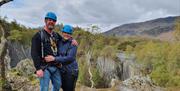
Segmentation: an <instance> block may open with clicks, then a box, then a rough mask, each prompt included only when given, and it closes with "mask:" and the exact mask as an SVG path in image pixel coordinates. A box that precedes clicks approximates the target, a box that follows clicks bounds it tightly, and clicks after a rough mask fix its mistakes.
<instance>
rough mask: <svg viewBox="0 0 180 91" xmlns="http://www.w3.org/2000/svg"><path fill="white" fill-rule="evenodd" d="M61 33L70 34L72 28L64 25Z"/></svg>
mask: <svg viewBox="0 0 180 91" xmlns="http://www.w3.org/2000/svg"><path fill="white" fill-rule="evenodd" d="M62 32H65V33H68V34H72V33H73V27H72V26H70V25H64V27H63V29H62Z"/></svg>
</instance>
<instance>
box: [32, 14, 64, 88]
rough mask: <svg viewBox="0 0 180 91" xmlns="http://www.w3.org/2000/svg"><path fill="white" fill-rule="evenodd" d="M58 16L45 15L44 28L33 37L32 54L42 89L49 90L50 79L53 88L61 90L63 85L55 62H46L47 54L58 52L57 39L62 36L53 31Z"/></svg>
mask: <svg viewBox="0 0 180 91" xmlns="http://www.w3.org/2000/svg"><path fill="white" fill-rule="evenodd" d="M56 21H57V17H56V15H55V13H53V12H48V13H47V14H46V16H45V26H44V28H43V30H41V31H39V32H37V33H36V34H35V35H34V36H33V38H32V46H31V56H32V59H33V62H34V66H35V68H36V75H37V76H38V77H39V79H40V91H48V89H49V81H50V80H51V81H52V85H53V90H52V91H59V90H60V87H61V76H60V73H59V71H58V70H57V69H58V68H57V66H56V65H55V63H54V62H51V63H46V62H45V61H44V57H45V56H46V55H56V54H57V46H56V44H57V41H58V40H61V36H59V35H58V34H57V33H55V32H53V29H54V28H55V24H56Z"/></svg>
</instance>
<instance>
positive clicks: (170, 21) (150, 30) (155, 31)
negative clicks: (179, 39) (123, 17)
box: [103, 16, 180, 36]
mask: <svg viewBox="0 0 180 91" xmlns="http://www.w3.org/2000/svg"><path fill="white" fill-rule="evenodd" d="M177 18H180V16H175V17H166V18H158V19H154V20H149V21H145V22H139V23H130V24H124V25H121V26H118V27H115V28H113V29H111V30H109V31H107V32H104V33H103V34H104V35H113V36H132V35H133V36H134V35H148V36H159V35H160V34H162V33H165V32H169V31H173V30H174V29H173V28H174V25H175V21H176V19H177Z"/></svg>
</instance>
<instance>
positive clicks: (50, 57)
mask: <svg viewBox="0 0 180 91" xmlns="http://www.w3.org/2000/svg"><path fill="white" fill-rule="evenodd" d="M44 59H45V61H46V62H52V61H54V60H55V57H54V56H52V55H47V56H46V57H45V58H44Z"/></svg>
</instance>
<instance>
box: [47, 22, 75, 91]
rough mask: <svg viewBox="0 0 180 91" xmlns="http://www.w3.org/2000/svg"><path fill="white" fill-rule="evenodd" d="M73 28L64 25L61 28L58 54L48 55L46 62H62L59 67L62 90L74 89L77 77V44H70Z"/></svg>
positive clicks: (72, 90)
mask: <svg viewBox="0 0 180 91" xmlns="http://www.w3.org/2000/svg"><path fill="white" fill-rule="evenodd" d="M72 34H73V28H72V27H71V26H70V25H65V26H64V27H63V29H62V37H63V39H62V41H59V42H58V56H57V57H54V56H52V55H48V56H47V57H45V60H46V62H51V61H57V62H59V63H61V64H62V67H61V68H60V73H61V79H62V89H63V91H75V86H76V81H77V78H78V64H77V61H76V53H77V46H75V45H71V42H72Z"/></svg>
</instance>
